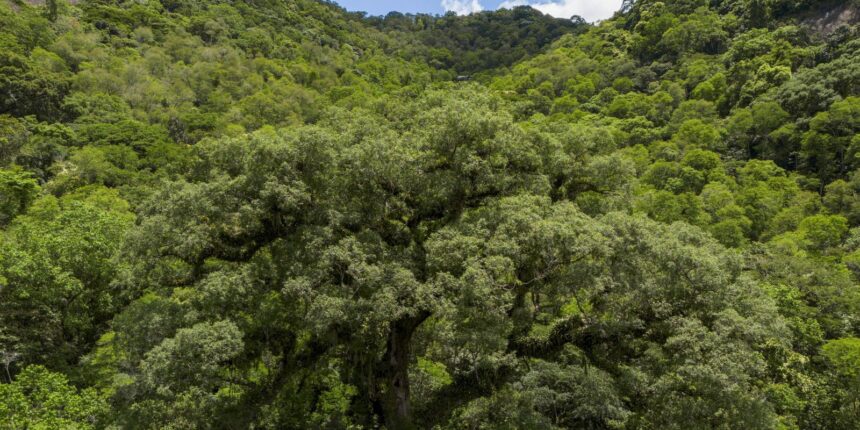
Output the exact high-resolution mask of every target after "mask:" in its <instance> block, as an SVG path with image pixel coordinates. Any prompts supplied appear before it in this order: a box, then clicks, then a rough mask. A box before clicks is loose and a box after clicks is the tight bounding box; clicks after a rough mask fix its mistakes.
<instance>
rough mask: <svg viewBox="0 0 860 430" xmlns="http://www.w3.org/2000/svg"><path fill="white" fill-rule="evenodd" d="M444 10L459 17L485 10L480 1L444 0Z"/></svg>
mask: <svg viewBox="0 0 860 430" xmlns="http://www.w3.org/2000/svg"><path fill="white" fill-rule="evenodd" d="M442 8H443V9H445V12H449V11H453V12H454V13H456V14H457V15H468V14H470V13H475V12H480V11H482V10H484V7H483V6H481V2H480V1H479V0H442Z"/></svg>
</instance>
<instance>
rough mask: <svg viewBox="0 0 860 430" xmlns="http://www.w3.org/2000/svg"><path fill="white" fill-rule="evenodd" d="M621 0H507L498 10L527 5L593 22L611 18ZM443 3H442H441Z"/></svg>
mask: <svg viewBox="0 0 860 430" xmlns="http://www.w3.org/2000/svg"><path fill="white" fill-rule="evenodd" d="M621 1H622V0H507V1H505V2H504V3H502V4H501V5H499V8H512V7H514V6H522V5H529V6H531V7H533V8H535V9H537V10H539V11H541V12H543V13H545V14H547V15H552V16H554V17H557V18H570V17H572V16H574V15H579V16H581V17H583V18H585V20H586V21H589V22H594V21H599V20H602V19H607V18H611V17H612V14H613V13H615V11H617V10H618V9H620V8H621ZM443 3H444V2H443Z"/></svg>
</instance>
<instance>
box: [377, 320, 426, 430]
mask: <svg viewBox="0 0 860 430" xmlns="http://www.w3.org/2000/svg"><path fill="white" fill-rule="evenodd" d="M429 316H430V313H429V312H421V313H419V314H418V315H416V316H414V317H410V318H405V319H401V320H398V321H396V322H394V323H392V324H391V331H390V332H389V334H388V347H387V349H386V351H385V356H384V357H383V361H382V362H381V363H380V366H381V367H382V371H381V372H380V373H381V374H382V375H384V382H383V384H384V390H385V392H384V394H383V399H382V401H383V405H382V406H383V413H384V417H383V418H384V422H385V425H386V427H387V428H388V430H411V429H414V428H415V424H414V421H413V417H412V406H411V403H410V399H409V355H410V347H411V344H412V335H413V334H414V333H415V330H416V329H417V328H418V326H420V325H421V323H423V322H424V321H425V320H426V319H427V318H428V317H429Z"/></svg>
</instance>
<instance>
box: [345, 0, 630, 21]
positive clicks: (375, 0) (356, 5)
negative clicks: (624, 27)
mask: <svg viewBox="0 0 860 430" xmlns="http://www.w3.org/2000/svg"><path fill="white" fill-rule="evenodd" d="M336 1H337V2H338V3H339V4H340V5H341V6H343V7H345V8H346V9H348V10H352V11H365V12H368V13H370V14H372V15H384V14H386V13H388V12H391V11H398V12H413V13H414V12H426V13H434V14H441V13H444V12H445V11H448V10H453V11H454V12H457V13H460V14H464V13H469V12H476V11H479V10H490V9H496V8H498V7H511V6H515V5H520V4H530V5H531V6H532V7H534V8H536V9H538V10H540V11H542V12H544V13H548V14H550V15H553V16H557V17H560V18H570V17H571V16H573V15H580V16H582V17H583V18H585V19H586V20H588V21H596V20H601V19H606V18H609V17H611V16H612V13H613V12H615V11H616V10H618V8H620V7H621V1H622V0H336Z"/></svg>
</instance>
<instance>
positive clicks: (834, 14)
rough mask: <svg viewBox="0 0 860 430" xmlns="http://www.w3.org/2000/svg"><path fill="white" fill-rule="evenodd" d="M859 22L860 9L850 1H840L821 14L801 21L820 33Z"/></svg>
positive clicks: (825, 33) (824, 33) (823, 33)
mask: <svg viewBox="0 0 860 430" xmlns="http://www.w3.org/2000/svg"><path fill="white" fill-rule="evenodd" d="M858 22H860V9H858V7H857V6H855V5H854V4H852V3H851V2H847V1H846V2H842V4H838V5H836V7H833V8H831V9H829V10H827V11H826V12H825V13H823V14H817V15H816V16H812V17H809V18H807V19H805V20H803V23H804V24H806V25H808V26H810V27H812V28H813V29H814V30H815V31H816V32H817V33H819V34H821V35H824V36H826V35H828V34H830V33H833V32H834V31H836V29H838V28H839V27H842V26H843V25H853V24H857V23H858Z"/></svg>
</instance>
